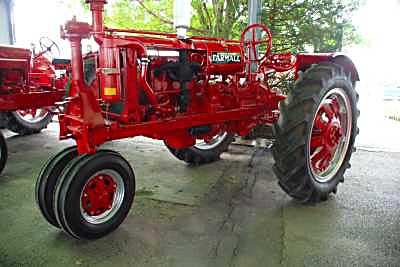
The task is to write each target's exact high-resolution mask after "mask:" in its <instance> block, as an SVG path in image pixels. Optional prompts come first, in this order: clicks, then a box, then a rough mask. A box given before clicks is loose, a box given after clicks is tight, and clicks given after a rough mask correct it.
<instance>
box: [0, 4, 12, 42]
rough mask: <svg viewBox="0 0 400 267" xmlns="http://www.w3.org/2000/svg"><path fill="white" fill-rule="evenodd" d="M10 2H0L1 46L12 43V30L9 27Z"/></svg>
mask: <svg viewBox="0 0 400 267" xmlns="http://www.w3.org/2000/svg"><path fill="white" fill-rule="evenodd" d="M10 2H11V1H10V0H0V43H2V44H12V43H13V40H12V34H11V32H12V28H11V27H10V26H11V22H10V18H11V16H10V12H11V10H10V9H9V7H10V6H11V5H10Z"/></svg>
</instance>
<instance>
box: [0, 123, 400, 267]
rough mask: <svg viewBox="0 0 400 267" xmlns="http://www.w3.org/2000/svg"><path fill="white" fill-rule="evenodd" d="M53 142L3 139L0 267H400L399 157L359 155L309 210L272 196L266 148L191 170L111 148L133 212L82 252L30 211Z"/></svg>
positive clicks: (128, 145) (153, 149)
mask: <svg viewBox="0 0 400 267" xmlns="http://www.w3.org/2000/svg"><path fill="white" fill-rule="evenodd" d="M56 134H57V133H56V130H54V128H51V129H49V130H46V131H44V132H43V133H42V134H39V135H35V136H31V137H18V136H12V137H10V138H8V140H7V141H8V144H9V150H10V159H9V164H8V165H7V167H6V169H5V172H4V174H3V175H2V176H1V179H0V200H1V201H0V233H1V234H0V266H75V265H76V266H112V265H114V266H191V267H192V266H193V267H194V266H246V267H250V266H400V245H399V241H400V225H399V222H400V217H399V215H400V209H399V207H400V198H399V192H400V175H399V174H400V165H399V161H400V153H384V152H366V151H358V152H357V153H356V154H355V155H354V157H353V160H352V166H353V167H352V169H351V170H350V171H349V172H348V173H347V175H346V181H345V184H344V185H342V186H341V187H340V188H339V192H338V195H337V196H336V197H332V198H331V199H329V200H328V201H327V202H325V203H322V204H320V205H316V206H305V205H301V204H298V203H296V202H294V201H292V200H291V199H290V198H289V197H287V196H286V195H285V194H284V193H283V192H282V191H281V190H280V188H279V187H278V186H277V184H276V180H275V177H274V175H273V174H272V172H271V165H272V159H271V153H270V150H268V149H265V148H249V147H244V146H232V147H231V149H230V151H229V153H226V154H224V155H223V159H222V160H221V161H219V162H216V163H214V164H210V165H205V166H201V167H188V166H186V165H185V164H184V163H182V162H180V161H178V160H176V159H174V158H173V157H172V156H170V155H169V152H167V151H166V150H165V148H164V147H163V146H162V145H161V144H160V143H157V142H150V143H149V142H146V141H145V140H142V139H140V140H136V141H135V140H127V141H118V142H115V143H113V144H112V145H111V147H113V148H114V149H116V150H119V151H121V152H122V154H123V155H124V156H126V157H127V158H128V159H129V160H130V162H131V163H132V165H133V166H134V168H135V172H136V176H137V184H138V192H137V197H136V202H135V204H134V207H133V209H132V210H131V213H130V214H129V217H128V218H127V220H126V221H125V222H124V223H123V225H122V226H121V227H120V228H119V229H118V230H117V231H116V232H114V233H113V234H111V235H109V236H107V237H106V238H103V239H100V240H97V241H95V242H82V241H76V240H73V239H71V238H70V237H68V236H66V235H65V234H64V233H62V232H61V231H59V230H57V229H55V228H53V227H51V226H50V225H49V224H47V223H46V222H45V221H44V219H43V218H42V216H41V215H40V212H39V210H38V209H37V207H36V205H35V201H34V194H33V192H34V183H35V179H36V177H35V176H36V175H37V173H38V171H39V169H40V167H41V165H42V164H43V163H44V161H45V160H46V159H47V158H48V156H49V154H51V153H54V152H56V151H58V150H60V149H61V148H62V147H64V146H67V145H68V143H65V142H64V143H60V142H57V141H56V138H57V135H56Z"/></svg>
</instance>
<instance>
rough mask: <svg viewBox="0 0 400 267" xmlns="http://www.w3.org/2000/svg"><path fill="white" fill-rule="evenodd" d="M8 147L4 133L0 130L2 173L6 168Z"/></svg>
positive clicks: (0, 169)
mask: <svg viewBox="0 0 400 267" xmlns="http://www.w3.org/2000/svg"><path fill="white" fill-rule="evenodd" d="M7 157H8V149H7V143H6V140H5V139H4V136H3V134H2V133H1V132H0V174H1V172H2V171H3V170H4V167H5V166H6V163H7Z"/></svg>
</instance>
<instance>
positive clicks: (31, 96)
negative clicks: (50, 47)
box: [0, 45, 68, 111]
mask: <svg viewBox="0 0 400 267" xmlns="http://www.w3.org/2000/svg"><path fill="white" fill-rule="evenodd" d="M44 53H45V52H42V53H39V54H38V55H34V56H33V58H32V53H31V51H29V50H28V49H23V48H17V47H13V46H5V45H0V70H1V83H0V111H13V110H20V109H36V108H43V107H49V106H54V105H55V102H57V101H60V100H62V98H63V96H64V95H65V90H64V88H65V85H66V84H67V82H68V78H67V77H66V76H63V77H61V78H60V79H56V73H55V68H54V66H53V65H52V63H51V62H50V61H49V60H48V59H47V58H46V57H45V56H44ZM31 62H32V63H31ZM64 67H66V66H64Z"/></svg>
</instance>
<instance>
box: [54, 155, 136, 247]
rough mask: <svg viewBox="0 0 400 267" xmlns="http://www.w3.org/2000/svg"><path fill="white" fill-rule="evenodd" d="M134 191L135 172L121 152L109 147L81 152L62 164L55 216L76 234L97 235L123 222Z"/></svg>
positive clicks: (72, 234)
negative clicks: (85, 153)
mask: <svg viewBox="0 0 400 267" xmlns="http://www.w3.org/2000/svg"><path fill="white" fill-rule="evenodd" d="M134 195H135V176H134V173H133V170H132V168H131V167H130V165H129V163H128V162H127V161H126V160H125V159H123V158H122V156H121V155H119V154H118V153H115V152H112V151H98V152H97V153H96V154H93V155H82V156H79V157H78V158H77V160H73V161H71V162H70V163H69V164H68V165H67V166H66V167H65V169H64V171H63V173H62V175H61V178H60V179H59V180H58V181H57V185H56V188H55V192H54V199H53V201H54V203H53V207H54V213H55V217H56V219H57V222H58V225H60V226H61V228H62V229H63V230H64V231H65V232H67V233H68V234H69V235H71V236H73V237H75V238H78V239H96V238H100V237H103V236H105V235H107V234H108V233H110V232H112V231H113V230H115V229H116V228H117V227H118V226H119V225H120V224H121V223H122V222H123V220H124V219H125V218H126V216H127V215H128V212H129V209H130V207H131V205H132V203H133V199H134Z"/></svg>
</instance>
